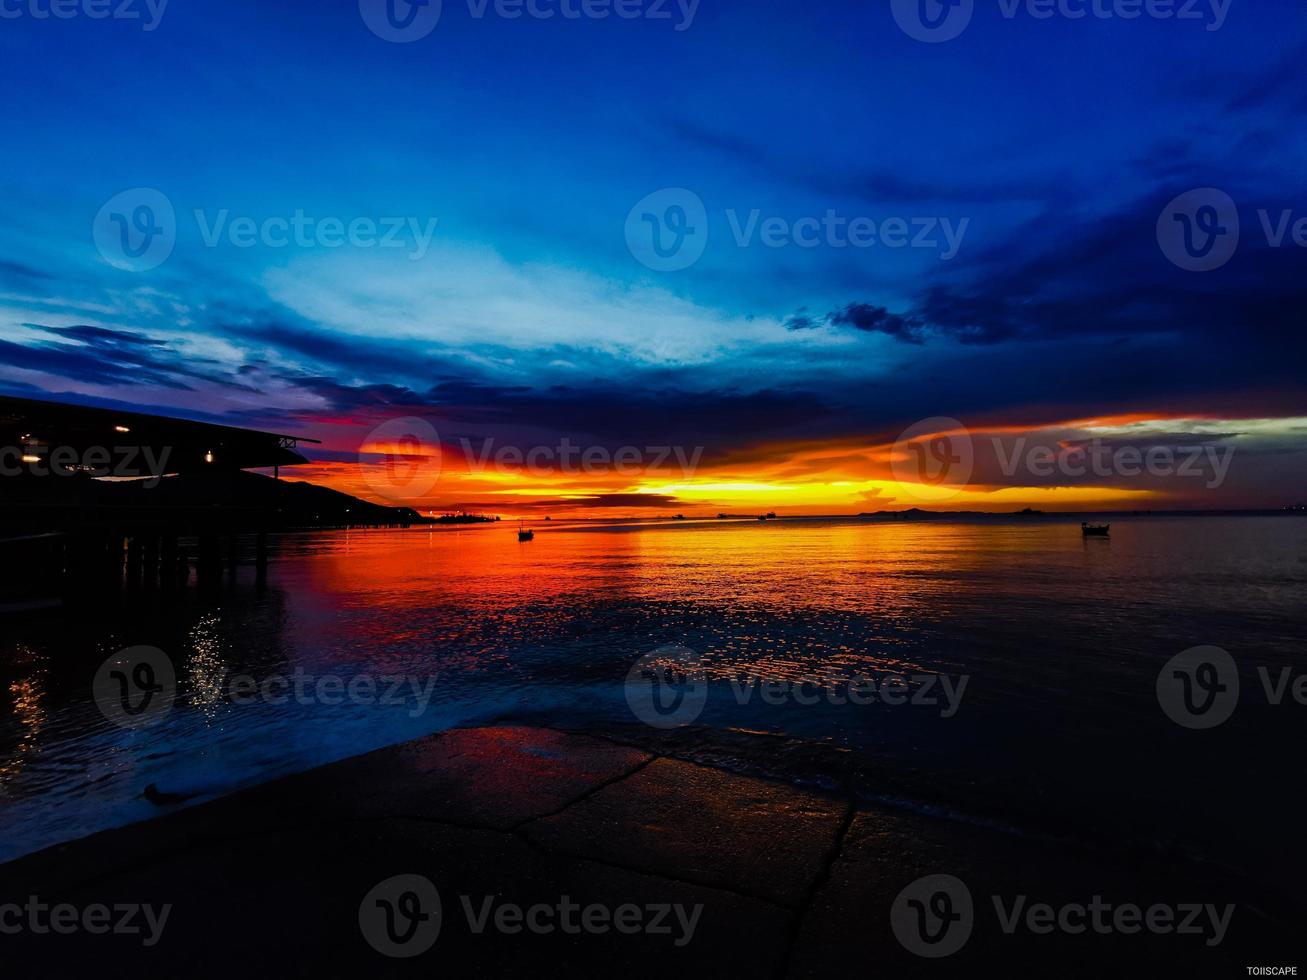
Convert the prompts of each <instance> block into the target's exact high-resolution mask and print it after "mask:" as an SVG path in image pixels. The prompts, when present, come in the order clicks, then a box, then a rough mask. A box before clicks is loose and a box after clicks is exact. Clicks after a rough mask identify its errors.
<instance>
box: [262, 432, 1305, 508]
mask: <svg viewBox="0 0 1307 980" xmlns="http://www.w3.org/2000/svg"><path fill="white" fill-rule="evenodd" d="M1304 427H1307V420H1302V419H1242V420H1228V419H1217V418H1202V417H1196V416H1194V415H1192V414H1186V415H1183V416H1177V417H1174V418H1166V417H1163V416H1158V415H1157V414H1156V413H1137V412H1136V413H1122V414H1117V415H1109V416H1097V417H1091V418H1080V419H1075V420H1073V421H1069V422H1053V423H1043V424H1040V425H1011V424H986V425H984V426H977V427H975V428H971V429H969V430H957V429H954V430H953V431H952V432H951V433H950V432H945V431H940V432H935V433H927V434H925V435H921V434H917V435H914V436H913V437H912V438H911V439H910V440H909V441H908V442H903V441H898V440H896V439H887V438H880V439H869V440H868V439H864V440H858V439H854V438H848V439H842V440H833V441H825V442H821V443H816V442H809V443H787V444H780V445H773V446H764V447H755V448H752V449H750V450H748V451H747V452H744V451H737V452H736V453H735V454H726V455H725V456H721V455H719V456H717V457H716V458H713V459H712V460H711V462H701V463H699V464H698V465H697V466H693V465H692V466H684V465H678V462H677V461H676V460H667V461H664V462H663V463H662V464H661V465H660V466H658V467H657V468H653V467H650V468H648V469H644V470H641V469H639V468H638V467H631V466H626V467H624V468H621V469H618V468H617V467H614V466H596V467H586V468H585V470H584V472H580V471H579V468H578V467H573V469H571V470H568V469H563V468H553V469H550V468H546V467H540V466H524V465H520V464H519V465H514V466H503V465H496V464H495V462H494V461H486V460H478V461H473V460H470V459H467V458H465V457H464V454H460V453H457V452H454V451H451V450H450V449H449V448H448V447H443V448H441V447H436V446H423V447H420V448H417V449H416V450H415V447H414V446H413V444H412V443H411V442H408V443H395V444H391V443H386V444H382V443H375V444H371V443H370V444H368V445H366V446H364V447H362V449H361V452H364V453H375V454H380V455H386V454H387V451H389V453H390V454H391V455H392V461H393V460H394V459H396V458H398V459H399V460H400V461H401V462H402V461H403V460H404V459H408V458H410V457H412V455H413V454H414V453H415V452H417V453H419V454H423V455H424V457H425V458H439V459H440V473H439V480H438V481H437V483H436V485H435V487H434V488H433V489H432V490H431V491H430V492H428V493H426V494H424V495H423V496H422V497H420V498H417V499H395V498H391V499H387V498H385V497H382V496H379V495H378V491H377V489H376V486H377V479H378V477H377V474H380V473H382V472H383V470H384V469H385V467H386V466H387V465H392V464H391V463H388V462H387V461H386V460H361V461H359V462H338V463H313V464H309V465H308V466H301V467H296V469H295V470H294V471H293V472H288V473H286V474H284V475H287V476H290V477H291V478H297V479H298V478H302V479H305V480H307V481H308V482H317V483H322V484H325V485H327V486H330V487H332V488H334V489H337V490H341V491H342V492H345V493H350V494H353V495H355V496H358V497H361V498H363V499H366V500H371V501H373V502H376V503H380V504H386V505H391V506H396V505H399V506H410V507H413V508H414V509H416V510H419V511H423V512H428V511H447V510H459V509H470V510H480V511H483V512H485V513H490V514H498V515H500V516H504V517H512V518H516V517H536V516H541V515H543V514H546V513H549V512H550V511H551V510H552V511H556V512H557V513H558V515H559V516H563V515H566V516H573V517H619V516H624V515H632V516H644V517H649V516H671V515H674V514H678V513H686V514H687V516H715V515H716V514H717V513H718V512H723V511H727V512H733V513H745V514H749V513H766V512H767V511H770V510H776V511H777V512H778V513H779V512H781V511H783V512H784V513H787V514H793V515H814V516H816V515H822V514H829V515H839V514H857V513H862V512H870V511H879V510H885V511H903V510H910V509H912V508H920V509H925V510H945V511H962V510H969V511H983V512H996V513H1003V512H1012V511H1016V510H1021V509H1023V508H1027V507H1029V508H1034V509H1038V510H1046V511H1050V512H1057V511H1071V510H1079V511H1092V510H1115V509H1152V508H1164V507H1176V508H1180V509H1183V508H1185V507H1201V506H1203V505H1204V504H1205V503H1209V502H1213V501H1216V500H1217V498H1216V497H1214V496H1213V495H1212V494H1211V493H1210V492H1208V493H1204V492H1202V491H1203V489H1204V485H1203V483H1202V482H1200V481H1195V480H1192V479H1191V480H1188V481H1187V482H1186V481H1184V480H1179V479H1175V478H1171V479H1169V480H1168V479H1154V480H1147V479H1139V480H1135V481H1133V482H1131V480H1129V479H1123V478H1121V475H1120V474H1116V475H1115V476H1114V477H1113V478H1101V477H1095V476H1093V475H1092V474H1090V475H1085V476H1080V477H1078V478H1076V479H1071V478H1064V477H1063V476H1055V475H1051V474H1049V475H1045V476H1043V477H1042V478H1038V479H1037V478H1034V477H1033V476H1032V475H1031V472H1030V471H1029V468H1027V469H1018V470H1017V471H1009V470H1002V467H999V468H996V461H998V462H999V463H1002V462H1004V461H1005V457H1006V458H1007V459H1010V454H1011V453H1012V452H1013V451H1014V447H1017V446H1021V447H1023V451H1026V450H1029V449H1030V448H1031V447H1040V449H1041V451H1042V450H1043V448H1044V447H1047V451H1048V452H1049V453H1050V454H1051V456H1052V458H1055V459H1056V460H1058V462H1059V464H1061V463H1062V462H1064V461H1065V460H1067V459H1074V458H1075V448H1074V447H1075V446H1076V445H1077V444H1081V443H1088V442H1091V441H1092V440H1096V439H1097V440H1104V441H1106V442H1108V443H1115V444H1117V445H1128V444H1130V443H1132V442H1135V443H1141V444H1147V440H1148V438H1149V437H1150V436H1152V435H1157V436H1158V438H1159V443H1158V445H1174V444H1176V443H1177V439H1176V438H1174V437H1176V436H1183V437H1186V438H1188V439H1190V440H1194V439H1202V437H1205V436H1206V437H1210V439H1208V440H1207V442H1206V443H1204V444H1205V445H1210V446H1212V447H1214V449H1215V448H1221V451H1225V450H1224V448H1222V447H1230V446H1233V445H1234V444H1235V441H1236V440H1237V439H1238V438H1247V437H1257V438H1269V437H1276V436H1282V435H1288V434H1290V433H1292V432H1294V431H1301V430H1302V429H1303V428H1304ZM964 434H965V436H966V437H967V438H968V439H969V440H970V443H969V446H971V447H973V448H974V449H975V457H976V460H975V461H976V466H975V468H974V471H972V469H971V467H970V466H968V467H967V471H966V472H965V473H964V474H963V476H965V480H963V481H962V482H960V483H958V484H950V483H949V482H948V481H947V480H944V481H942V482H941V483H940V484H938V485H937V484H933V483H930V482H927V481H925V480H923V481H920V482H918V481H915V480H912V479H906V478H905V477H906V476H907V474H905V473H904V472H903V469H904V463H905V462H911V457H912V455H913V454H912V453H909V452H907V451H906V450H905V447H906V446H908V445H909V443H913V442H915V443H924V442H926V441H927V440H932V439H937V438H941V437H950V436H951V437H953V438H961V437H962V436H963V435H964ZM982 457H983V459H982ZM694 458H696V459H697V456H696V457H694ZM1058 472H1059V473H1060V472H1061V471H1058ZM369 475H370V476H371V477H372V478H371V479H369V478H368V477H369ZM946 475H951V474H946ZM382 479H383V480H384V477H382ZM1207 489H1208V490H1210V489H1211V488H1207ZM1213 506H1219V504H1216V503H1213Z"/></svg>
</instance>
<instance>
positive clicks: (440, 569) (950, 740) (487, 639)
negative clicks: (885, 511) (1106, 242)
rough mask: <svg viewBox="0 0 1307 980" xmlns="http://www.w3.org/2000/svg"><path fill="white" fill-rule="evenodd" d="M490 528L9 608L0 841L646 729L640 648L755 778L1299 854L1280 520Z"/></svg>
mask: <svg viewBox="0 0 1307 980" xmlns="http://www.w3.org/2000/svg"><path fill="white" fill-rule="evenodd" d="M514 530H515V528H514V527H512V526H509V525H504V524H501V525H497V526H468V527H457V528H449V527H440V528H431V529H427V528H420V529H409V530H374V531H341V532H326V533H314V534H303V535H288V536H285V537H283V538H281V539H280V540H279V541H278V542H277V543H276V549H275V552H274V557H273V561H272V564H271V566H270V568H269V571H268V574H267V578H266V582H264V583H260V582H257V581H256V578H255V573H254V569H253V568H252V567H251V566H249V565H246V566H243V567H241V568H240V569H239V570H238V572H237V574H236V575H235V577H234V578H232V579H230V580H226V581H224V584H223V586H222V587H221V589H219V590H218V591H216V592H214V593H212V594H210V595H208V596H206V595H202V594H200V593H199V592H197V590H196V589H195V588H194V587H193V586H192V587H191V588H189V589H187V590H185V591H184V592H183V593H181V594H180V595H178V596H173V597H166V596H164V595H161V594H141V595H133V596H122V597H118V596H111V597H106V600H105V602H104V603H102V604H101V605H100V606H98V607H97V608H96V609H95V610H94V611H84V612H79V613H77V614H76V615H72V614H69V613H67V612H59V613H52V614H40V615H33V616H28V617H25V618H21V619H17V620H10V621H7V622H5V623H4V633H3V634H0V825H2V826H3V827H4V828H5V833H4V834H3V835H2V836H0V860H7V859H11V858H13V857H16V856H18V855H21V854H23V853H27V852H30V851H33V850H36V849H39V848H42V847H45V846H48V845H50V844H54V843H57V842H59V841H63V840H68V839H72V838H76V837H79V836H83V835H85V834H86V833H89V832H92V831H95V830H99V829H104V828H106V827H111V826H117V825H121V824H124V823H128V822H131V821H135V820H140V819H145V818H148V817H150V816H152V815H154V814H156V813H157V812H158V810H157V809H156V808H155V806H154V805H153V804H151V803H149V802H147V801H145V800H143V799H142V798H141V792H142V790H143V789H144V788H145V787H146V786H147V785H149V784H156V785H157V786H158V787H159V788H160V789H161V790H163V791H164V792H168V793H178V794H183V795H186V796H188V797H190V798H191V799H193V800H195V801H200V800H204V799H208V798H212V797H214V796H217V795H221V794H223V793H227V792H231V791H233V790H235V789H238V788H241V787H244V786H249V785H252V784H255V783H258V782H262V781H265V780H268V779H270V778H274V777H276V776H278V775H282V774H285V773H290V772H295V771H300V770H303V769H306V768H309V767H312V766H315V765H320V764H322V763H325V762H329V761H332V760H335V759H339V758H343V757H346V756H350V755H356V754H359V753H361V752H365V751H368V750H370V749H373V748H377V747H380V746H383V745H388V744H393V743H395V742H399V741H403V740H406V739H409V738H413V737H416V736H419V735H423V734H427V733H430V732H434V731H439V730H442V729H445V728H448V727H451V726H455V725H467V724H475V723H478V722H487V721H492V720H513V719H525V720H530V721H535V722H544V723H551V724H558V725H561V726H565V727H569V728H577V729H586V728H592V727H593V728H596V729H603V730H606V731H611V730H614V729H623V728H625V729H626V730H630V731H647V730H648V729H646V728H644V725H645V722H644V721H642V719H641V717H640V715H639V713H638V712H637V710H636V709H634V708H633V706H632V701H631V700H630V699H629V698H628V695H629V694H631V692H632V690H633V687H632V684H631V683H628V681H630V680H631V677H632V676H634V677H636V678H646V677H653V676H656V675H651V674H648V673H641V672H640V670H639V667H640V664H641V663H646V664H647V663H649V662H651V661H650V655H651V654H653V653H654V652H655V651H660V650H661V651H664V652H663V653H661V654H658V656H657V658H654V659H656V660H657V661H659V662H673V663H676V664H678V665H679V667H680V668H681V669H684V670H687V671H690V672H692V673H693V674H694V675H695V676H697V677H701V678H706V686H702V687H694V686H693V685H686V684H682V685H680V687H679V688H674V687H668V688H653V689H651V688H649V686H648V684H649V682H648V681H641V680H636V681H635V682H634V683H635V685H636V686H635V688H634V689H635V690H637V691H639V690H652V691H653V693H654V694H655V695H659V696H666V695H667V694H668V693H669V692H671V693H672V694H673V695H675V694H676V691H677V690H680V691H681V692H682V694H683V693H684V691H686V690H692V691H697V692H698V693H697V695H695V696H694V697H692V698H691V700H690V701H689V702H688V704H689V707H688V708H687V707H686V704H687V702H686V701H685V700H684V698H681V697H679V696H673V697H671V698H670V700H663V701H660V702H659V703H660V704H661V705H663V706H664V707H666V706H668V705H671V706H673V707H676V706H678V705H679V706H680V707H679V709H678V710H684V711H688V712H691V713H692V717H690V718H689V719H688V720H690V721H692V723H693V725H695V726H701V728H697V729H693V730H696V731H697V730H702V729H709V730H717V731H720V732H725V733H737V732H745V733H753V737H752V740H751V741H749V745H750V746H751V747H750V748H749V749H748V750H747V751H749V752H752V753H754V754H755V758H754V759H752V762H753V763H754V764H756V765H757V766H760V767H762V768H764V769H767V770H768V771H771V772H773V773H774V774H777V775H780V776H781V777H782V778H791V779H794V780H797V781H808V782H820V781H821V780H822V779H823V778H829V774H830V772H831V771H835V770H838V771H839V772H842V773H844V774H845V775H846V776H847V775H848V774H850V773H852V774H854V777H855V778H854V779H853V781H854V783H855V784H856V787H857V790H858V791H859V792H860V793H862V794H864V795H866V796H867V797H868V798H872V799H878V800H881V801H882V802H889V803H891V804H892V805H896V806H906V807H916V808H920V809H923V810H926V811H929V812H938V813H943V814H947V815H950V816H952V817H954V818H956V819H964V820H975V821H982V822H986V823H989V824H993V825H996V826H1001V827H1005V828H1008V829H1010V830H1011V831H1012V832H1013V833H1030V834H1042V835H1048V834H1052V835H1054V836H1060V837H1065V838H1067V839H1070V840H1075V839H1077V838H1084V839H1091V838H1092V839H1095V840H1097V841H1102V840H1105V839H1106V840H1116V841H1119V842H1120V844H1121V846H1122V847H1138V846H1144V847H1151V848H1161V849H1166V850H1170V851H1174V852H1176V853H1178V854H1183V855H1187V856H1191V857H1194V858H1196V859H1199V860H1202V861H1206V862H1211V863H1213V864H1217V865H1221V866H1222V867H1224V868H1227V869H1230V870H1232V871H1234V872H1236V873H1238V874H1240V875H1243V876H1245V877H1246V878H1248V879H1249V880H1251V881H1253V882H1256V883H1258V884H1260V885H1263V886H1265V887H1267V888H1276V889H1281V890H1284V891H1292V890H1294V889H1295V887H1296V885H1295V883H1296V882H1298V881H1301V875H1302V872H1303V871H1304V859H1303V857H1302V855H1301V852H1302V850H1303V849H1302V848H1301V847H1299V846H1298V845H1297V843H1296V841H1297V837H1298V829H1297V824H1298V823H1299V820H1298V814H1299V813H1300V812H1301V810H1300V801H1299V798H1300V796H1301V791H1300V788H1299V787H1300V786H1301V784H1302V780H1303V746H1304V744H1305V743H1304V740H1303V733H1304V731H1305V730H1307V728H1305V725H1304V722H1305V721H1307V706H1304V705H1302V704H1300V703H1298V702H1297V701H1296V700H1295V698H1294V683H1293V681H1294V679H1296V678H1298V677H1300V676H1303V675H1304V674H1307V661H1305V658H1304V639H1305V638H1307V601H1305V599H1307V519H1304V518H1299V517H1289V516H1286V517H1163V516H1158V517H1152V516H1139V517H1131V518H1115V519H1114V526H1113V531H1112V536H1111V537H1110V538H1109V539H1106V540H1096V539H1085V538H1082V536H1081V534H1080V529H1079V526H1078V523H1077V522H1073V521H1068V520H1062V519H1057V518H1053V517H1042V518H1007V519H977V520H970V521H948V522H945V521H938V522H929V523H924V522H922V523H912V522H874V521H866V520H856V519H839V520H827V519H822V520H798V519H796V520H781V521H775V522H768V523H765V524H763V523H759V522H757V521H713V522H695V521H687V522H675V523H656V524H649V523H635V524H626V525H619V524H604V525H595V524H583V523H576V524H566V523H563V522H555V523H551V524H538V525H537V535H536V539H535V540H534V541H532V542H527V543H519V542H518V541H517V540H516V535H515V534H514V533H513V531H514ZM138 645H148V646H152V647H156V648H158V649H159V650H160V651H162V652H163V654H164V655H165V656H166V657H167V659H168V662H169V663H170V664H171V665H172V668H173V669H174V670H175V674H176V699H175V701H174V702H173V703H172V706H171V709H170V710H168V711H167V712H166V713H162V714H159V715H158V716H157V717H156V716H151V720H152V721H153V723H152V724H150V725H149V726H147V727H140V728H128V727H123V726H122V725H120V724H117V723H116V722H115V720H114V719H113V718H111V717H109V716H107V715H106V713H105V712H103V711H102V710H101V709H100V707H99V706H97V703H96V701H95V698H94V696H93V690H94V688H93V681H94V678H95V677H96V676H97V670H98V669H99V668H100V667H101V665H102V663H103V662H104V661H105V660H106V658H109V657H111V655H113V654H115V653H116V652H117V651H120V650H122V649H124V648H130V647H135V646H138ZM669 647H674V648H678V650H677V652H674V653H669V652H667V651H666V650H665V648H669ZM1195 647H1218V648H1221V649H1223V650H1225V651H1227V652H1228V653H1229V655H1230V657H1231V659H1232V662H1233V664H1234V665H1235V670H1236V671H1237V679H1238V685H1239V691H1238V695H1237V699H1236V701H1235V707H1234V709H1233V711H1232V712H1230V714H1229V717H1228V719H1227V720H1225V721H1224V722H1223V723H1221V724H1219V725H1215V726H1213V727H1210V728H1207V729H1201V730H1196V729H1192V728H1188V727H1185V726H1184V725H1182V724H1179V723H1177V721H1175V720H1174V718H1173V717H1172V715H1171V714H1168V711H1167V710H1166V708H1165V706H1164V704H1163V701H1164V700H1165V698H1161V697H1159V689H1158V678H1159V675H1163V676H1170V675H1171V674H1173V670H1172V669H1171V668H1170V667H1168V663H1169V661H1171V659H1172V658H1173V657H1175V656H1176V655H1178V654H1181V653H1182V652H1184V651H1186V650H1189V649H1191V648H1195ZM687 651H688V652H687ZM642 658H645V659H644V660H642ZM633 668H635V669H636V674H635V675H632V670H633ZM242 678H248V680H239V679H242ZM895 678H903V681H902V686H900V682H899V681H897V680H895ZM932 678H933V680H932ZM280 679H284V680H285V684H284V685H283V684H282V683H281V681H280ZM1222 679H1223V680H1225V679H1228V678H1227V677H1224V676H1223V677H1222ZM886 681H889V686H888V687H883V686H881V685H883V684H884V683H885V682H886ZM673 682H674V678H673V679H672V680H671V681H669V683H673ZM855 682H856V683H857V684H859V685H861V686H860V687H858V688H857V691H858V696H857V698H856V700H857V701H861V702H863V703H855V698H854V697H853V696H852V695H853V688H852V687H851V685H853V684H854V683H855ZM234 684H235V685H236V690H237V691H238V695H237V696H233V693H232V692H233V685H234ZM297 684H298V696H297V690H296V685H297ZM641 684H644V685H645V686H644V687H640V685H641ZM869 685H870V686H869ZM1304 686H1307V682H1305V684H1304ZM260 692H263V693H260ZM351 692H352V694H351ZM1277 693H1278V695H1279V697H1278V701H1279V703H1275V702H1276V701H1277V696H1276V695H1277ZM882 695H885V696H882ZM1196 696H1198V697H1200V699H1201V697H1202V696H1204V692H1203V690H1196ZM696 698H697V700H696ZM338 702H339V703H338ZM897 702H903V703H897ZM638 704H639V702H638V697H637V706H638ZM110 714H112V712H111V713H110ZM762 735H765V736H766V737H761V736H762ZM796 746H799V747H802V748H803V749H804V751H799V752H796V751H792V750H793V749H794V748H795V747H796ZM813 760H826V761H824V762H822V763H820V765H818V763H816V762H814V761H813ZM832 767H833V768H832ZM818 769H820V770H821V771H818Z"/></svg>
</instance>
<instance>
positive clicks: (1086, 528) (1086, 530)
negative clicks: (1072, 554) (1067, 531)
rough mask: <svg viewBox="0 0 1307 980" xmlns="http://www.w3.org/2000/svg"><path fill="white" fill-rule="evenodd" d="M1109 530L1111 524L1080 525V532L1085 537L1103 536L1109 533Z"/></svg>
mask: <svg viewBox="0 0 1307 980" xmlns="http://www.w3.org/2000/svg"><path fill="white" fill-rule="evenodd" d="M1111 530H1112V525H1111V524H1089V523H1082V524H1081V525H1080V533H1081V534H1083V535H1084V536H1085V537H1087V538H1105V537H1107V536H1108V535H1109V534H1110V533H1111Z"/></svg>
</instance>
